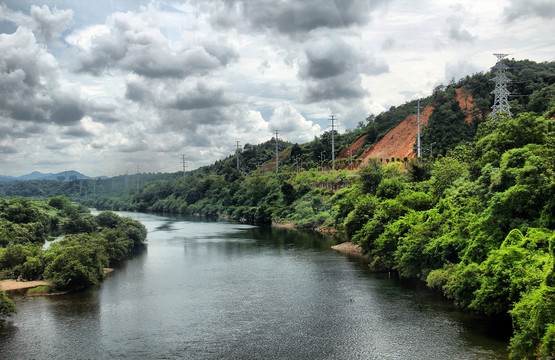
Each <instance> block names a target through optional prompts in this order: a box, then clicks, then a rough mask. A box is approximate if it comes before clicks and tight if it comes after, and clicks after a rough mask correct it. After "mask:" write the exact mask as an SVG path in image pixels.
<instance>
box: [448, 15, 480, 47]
mask: <svg viewBox="0 0 555 360" xmlns="http://www.w3.org/2000/svg"><path fill="white" fill-rule="evenodd" d="M447 23H448V30H447V36H448V37H449V39H451V40H454V41H458V42H470V41H474V40H476V37H475V36H473V35H471V34H470V33H469V32H468V31H467V30H465V29H463V28H462V20H461V19H460V18H457V17H454V16H451V17H449V18H448V19H447Z"/></svg>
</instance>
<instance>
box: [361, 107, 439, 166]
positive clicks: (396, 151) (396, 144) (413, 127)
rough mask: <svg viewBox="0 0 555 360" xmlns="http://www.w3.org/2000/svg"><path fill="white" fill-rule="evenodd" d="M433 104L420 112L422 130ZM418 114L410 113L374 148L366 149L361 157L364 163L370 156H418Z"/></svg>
mask: <svg viewBox="0 0 555 360" xmlns="http://www.w3.org/2000/svg"><path fill="white" fill-rule="evenodd" d="M433 109H434V108H433V107H432V106H428V107H426V108H425V109H424V110H423V111H422V112H421V113H420V130H421V131H422V127H424V126H425V125H426V124H428V119H429V118H430V115H431V114H432V111H433ZM417 123H418V116H417V115H410V116H408V117H407V118H406V119H405V120H404V121H403V122H402V123H400V124H399V125H397V126H396V127H395V128H394V129H393V130H391V131H390V132H389V133H387V135H386V136H384V137H383V138H382V139H381V140H380V141H378V142H377V143H376V144H374V146H373V147H372V148H370V149H369V150H368V151H365V152H364V153H363V154H362V155H361V158H362V159H363V160H364V163H368V159H369V158H382V159H386V158H387V159H391V158H392V157H394V158H399V159H403V158H404V157H407V158H411V157H416V154H415V153H414V143H415V141H416V136H417V134H418V126H417Z"/></svg>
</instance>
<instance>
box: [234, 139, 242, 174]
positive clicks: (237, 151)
mask: <svg viewBox="0 0 555 360" xmlns="http://www.w3.org/2000/svg"><path fill="white" fill-rule="evenodd" d="M235 142H236V143H237V150H236V151H235V153H236V154H237V171H239V148H240V147H241V145H239V141H238V140H237V141H235Z"/></svg>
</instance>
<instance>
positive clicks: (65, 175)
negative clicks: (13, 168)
mask: <svg viewBox="0 0 555 360" xmlns="http://www.w3.org/2000/svg"><path fill="white" fill-rule="evenodd" d="M79 179H90V177H88V176H86V175H83V174H81V173H80V172H78V171H75V170H69V171H62V172H59V173H57V174H52V173H48V174H43V173H41V172H39V171H33V172H32V173H30V174H27V175H21V176H17V177H14V176H3V175H0V182H10V181H29V180H61V181H69V180H79Z"/></svg>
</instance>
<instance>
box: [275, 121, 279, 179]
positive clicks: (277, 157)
mask: <svg viewBox="0 0 555 360" xmlns="http://www.w3.org/2000/svg"><path fill="white" fill-rule="evenodd" d="M275 133H276V174H277V173H278V168H279V166H278V162H279V156H278V155H279V147H278V136H279V130H275Z"/></svg>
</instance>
